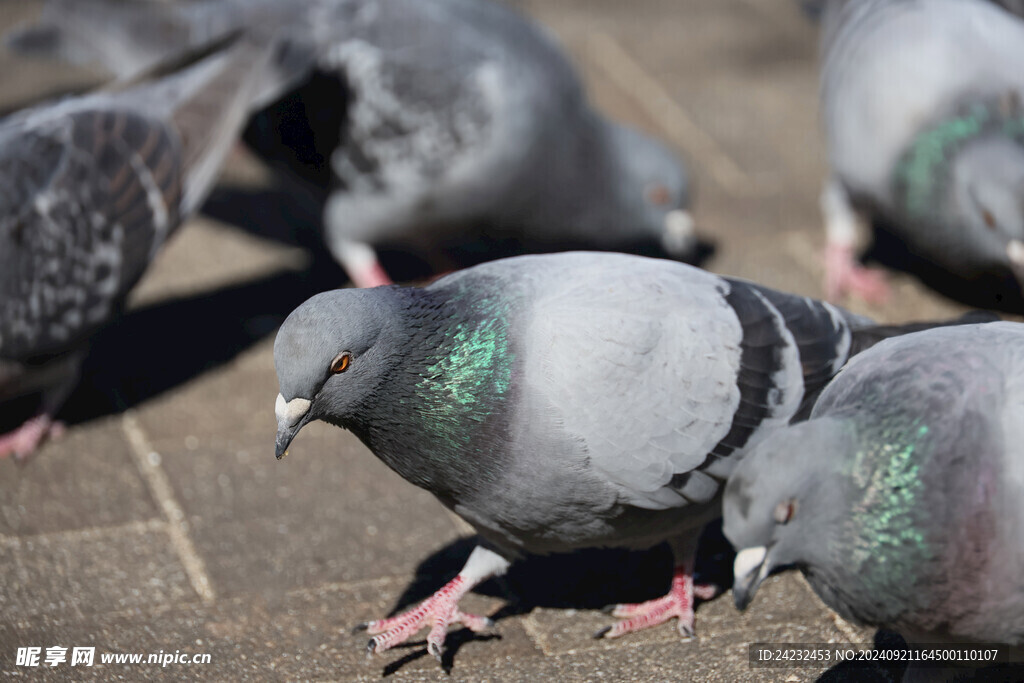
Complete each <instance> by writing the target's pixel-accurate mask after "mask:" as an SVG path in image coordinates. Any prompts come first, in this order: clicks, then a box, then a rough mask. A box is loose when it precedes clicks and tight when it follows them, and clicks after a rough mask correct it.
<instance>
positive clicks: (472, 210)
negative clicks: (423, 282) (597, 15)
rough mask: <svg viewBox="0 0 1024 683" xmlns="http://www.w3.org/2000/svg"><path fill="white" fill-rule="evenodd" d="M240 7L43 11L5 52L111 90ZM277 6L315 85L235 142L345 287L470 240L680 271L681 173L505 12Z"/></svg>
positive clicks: (498, 8)
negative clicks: (103, 78) (315, 233)
mask: <svg viewBox="0 0 1024 683" xmlns="http://www.w3.org/2000/svg"><path fill="white" fill-rule="evenodd" d="M251 4H252V3H247V2H242V1H241V0H192V1H191V2H184V1H181V2H171V3H166V4H165V5H164V4H161V5H160V6H154V4H153V3H149V2H146V3H142V5H144V7H142V8H140V7H139V4H138V3H137V2H130V1H129V2H124V1H115V0H50V2H49V3H48V4H47V5H46V6H45V8H44V11H43V13H42V17H41V18H40V20H39V22H38V23H36V24H34V25H29V26H22V27H19V28H18V29H16V31H15V32H14V33H13V34H11V35H9V36H8V38H7V42H8V44H9V45H10V46H11V47H12V48H13V49H16V50H19V51H21V52H23V53H27V54H36V55H41V54H43V55H51V56H56V57H63V58H65V59H72V60H76V61H85V62H98V63H100V65H101V66H105V67H106V68H107V69H108V70H110V71H112V72H115V73H117V72H120V73H122V75H123V74H124V73H130V72H131V71H132V70H134V69H135V68H138V67H139V66H145V65H148V64H150V63H153V62H154V61H159V60H160V59H162V58H163V56H164V55H165V54H166V53H167V52H170V51H173V49H175V46H176V45H180V44H181V43H182V42H186V43H187V42H191V41H202V40H205V39H208V38H209V36H210V35H211V34H216V33H217V31H219V30H227V29H228V28H230V27H232V26H241V25H246V23H247V15H248V13H249V11H250V7H249V5H251ZM257 4H259V3H258V2H257ZM291 4H292V6H293V7H294V11H295V12H296V14H300V15H304V17H305V19H303V20H302V21H301V22H300V23H301V24H302V26H303V30H302V31H294V32H293V34H292V35H293V39H292V40H291V41H290V42H291V43H292V44H297V47H296V51H298V52H303V51H305V52H309V51H312V52H313V53H314V54H315V55H316V56H315V68H314V69H313V70H312V72H311V73H310V74H309V75H308V78H307V80H306V81H304V82H303V83H302V84H300V85H298V86H297V87H296V88H295V89H294V90H292V91H291V92H289V93H286V94H285V95H284V96H283V97H282V98H280V100H278V101H277V102H275V103H273V104H272V105H270V106H269V107H267V108H266V109H264V110H262V111H259V112H257V113H256V115H255V116H254V118H253V121H252V123H251V124H250V126H249V128H248V130H247V131H246V134H245V140H246V142H247V143H249V144H250V146H251V147H252V148H254V149H255V150H256V151H257V153H259V154H260V155H261V156H263V157H265V158H267V159H270V160H271V161H273V162H275V164H276V165H277V166H278V167H279V168H282V169H283V170H284V171H285V174H286V176H287V177H288V178H289V179H290V180H291V181H293V182H294V183H295V184H297V185H299V186H301V187H302V188H303V192H302V193H301V194H302V196H304V197H307V198H311V199H312V201H314V202H317V205H318V206H322V212H323V222H324V238H325V242H326V244H327V246H328V248H329V250H330V251H331V252H332V254H333V255H334V256H335V258H336V259H337V260H338V261H339V262H340V263H341V264H342V266H343V267H344V268H345V270H346V271H347V273H348V274H349V276H350V279H351V280H352V281H353V282H354V283H355V284H356V285H358V286H374V285H380V284H388V283H390V278H389V277H388V275H387V273H386V272H385V271H384V270H383V268H382V267H381V266H380V263H379V259H378V258H377V255H376V248H378V247H379V246H382V245H384V246H396V247H404V248H406V249H408V250H411V251H415V252H416V253H419V254H425V255H427V256H430V255H431V254H433V255H434V256H437V255H438V254H439V253H442V252H443V251H444V249H445V247H446V246H449V245H455V244H459V243H464V242H465V241H466V240H467V238H469V239H484V240H489V241H492V242H494V243H497V244H508V243H510V242H511V243H515V244H518V245H519V246H520V247H523V248H526V249H527V250H531V251H552V250H561V249H565V248H567V247H576V248H587V249H601V250H605V249H608V250H613V249H626V250H628V249H634V250H643V249H647V250H650V249H651V248H652V247H653V248H654V249H655V250H656V251H655V253H660V254H663V255H667V256H671V257H674V258H679V259H692V258H693V257H694V255H695V250H696V247H697V240H696V236H695V230H694V223H693V219H692V217H691V215H690V213H689V211H688V207H689V205H690V194H691V192H690V179H689V173H688V171H687V169H686V167H685V165H684V163H683V161H682V160H681V159H680V158H679V157H678V156H677V155H676V154H675V153H674V152H672V151H671V150H670V149H668V148H667V147H666V146H665V145H664V144H663V143H661V142H660V141H657V140H655V139H653V138H651V137H649V136H648V135H646V134H643V133H641V132H639V131H637V130H634V129H632V128H629V127H627V126H624V125H621V124H619V123H616V122H613V121H611V120H609V119H607V118H605V117H604V116H603V115H601V114H600V113H598V112H597V111H596V110H595V109H594V108H593V107H592V106H591V105H590V104H589V102H588V101H587V98H586V95H585V92H584V89H583V86H582V84H581V82H580V78H579V76H578V74H577V73H576V70H575V69H574V68H573V66H572V65H571V63H570V62H569V60H568V59H567V57H566V56H565V54H564V52H563V50H562V49H561V48H560V47H559V46H558V45H557V44H556V42H555V41H554V39H553V38H552V37H551V36H550V35H549V34H548V33H547V32H546V31H544V30H543V29H542V28H541V27H539V26H537V25H536V24H534V23H532V22H531V21H529V20H528V19H527V18H526V17H525V16H523V15H522V14H520V13H519V12H517V11H516V10H514V9H512V8H510V7H507V6H504V5H502V4H499V3H496V2H488V1H487V0H311V1H310V2H305V3H298V2H295V3H291ZM69 6H74V8H75V9H74V10H70V9H69ZM158 20H159V21H158ZM139 24H146V25H147V29H146V30H142V29H139V28H138V26H139ZM158 29H163V33H160V31H159V30H158ZM428 260H429V259H428ZM435 260H436V259H435Z"/></svg>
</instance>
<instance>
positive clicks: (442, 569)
mask: <svg viewBox="0 0 1024 683" xmlns="http://www.w3.org/2000/svg"><path fill="white" fill-rule="evenodd" d="M477 541H478V539H477V537H475V536H474V537H469V538H461V539H459V540H457V541H454V542H452V543H450V544H448V545H447V546H445V547H443V548H441V549H440V550H438V551H437V552H435V553H434V554H433V555H431V556H430V557H427V558H426V559H424V560H423V561H422V562H421V563H420V565H419V566H418V567H417V568H416V577H415V578H414V579H413V582H412V583H411V584H410V585H409V586H408V587H407V588H406V589H405V591H404V592H403V593H402V595H401V596H399V597H398V599H397V600H396V602H395V606H394V608H393V609H392V611H391V613H390V614H389V616H393V615H395V614H398V613H399V612H401V611H403V610H405V609H407V608H409V607H411V606H412V605H414V604H416V603H419V602H421V601H422V600H425V599H426V598H428V597H430V596H431V595H432V594H433V593H434V591H436V590H438V589H439V588H441V586H442V585H444V583H445V582H447V581H449V580H450V579H451V578H452V577H454V576H455V575H456V574H457V573H458V572H459V570H460V569H461V568H462V565H463V563H465V561H466V558H468V557H469V554H470V552H471V551H472V550H473V548H474V547H475V546H476V544H477ZM734 557H735V553H734V551H733V549H732V546H731V545H730V544H729V541H728V540H726V538H725V536H724V535H722V528H721V522H720V521H719V522H713V523H712V524H710V525H708V527H707V528H706V529H705V530H704V533H703V535H702V536H701V540H700V550H699V551H698V554H697V572H696V573H697V578H698V581H700V582H702V583H712V584H715V585H717V586H720V587H721V589H722V591H725V590H728V589H729V588H731V587H732V563H733V559H734ZM671 571H672V554H671V552H670V551H669V549H668V545H667V544H661V545H659V546H656V547H654V548H652V549H651V550H645V551H635V550H632V551H631V550H622V549H598V548H595V549H587V550H580V551H577V552H573V553H565V554H557V555H546V556H538V555H531V556H528V557H526V558H524V559H522V560H520V561H518V562H515V563H513V565H512V568H511V569H509V571H508V573H507V574H506V575H505V576H503V577H498V578H495V579H491V580H489V581H486V582H484V583H482V584H480V586H478V587H477V588H476V589H475V592H476V593H479V594H481V595H487V596H490V597H497V598H501V599H504V600H506V601H508V602H507V604H506V605H504V606H503V607H501V608H500V609H499V610H498V611H497V612H495V613H494V614H492V615H490V616H491V618H492V619H494V621H495V622H500V621H501V620H502V619H506V618H508V617H513V616H517V615H520V614H528V613H529V612H531V611H532V610H533V609H534V608H537V607H548V608H564V609H588V610H598V609H602V608H604V607H607V606H608V605H612V604H616V603H620V602H643V601H645V600H652V599H654V598H659V597H661V596H662V595H664V594H665V592H666V591H667V590H668V586H669V581H670V579H671ZM716 599H717V598H716ZM608 619H609V621H608V623H609V624H611V623H614V619H613V618H612V617H609V618H608ZM697 620H698V628H699V620H700V604H699V603H698V606H697ZM494 637H500V634H474V633H472V632H471V631H469V630H468V629H459V630H455V631H452V633H451V634H450V635H449V636H448V639H447V640H446V641H445V646H446V650H445V653H444V657H443V659H442V665H443V666H445V667H446V669H450V667H451V665H452V663H453V661H454V657H455V655H456V653H457V652H458V649H459V647H460V646H461V645H462V644H464V643H467V642H469V641H471V640H479V639H490V638H494ZM406 647H409V648H415V649H414V650H413V651H412V652H410V653H408V654H407V655H405V656H403V657H402V658H400V659H398V660H396V661H394V662H391V663H389V664H388V665H387V667H386V668H385V670H384V673H385V675H389V674H392V673H395V672H397V671H398V670H399V669H401V668H402V666H404V665H405V664H407V663H409V662H412V661H415V660H417V659H419V658H420V657H422V656H426V654H427V653H426V641H414V642H410V643H407V644H406Z"/></svg>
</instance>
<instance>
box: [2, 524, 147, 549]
mask: <svg viewBox="0 0 1024 683" xmlns="http://www.w3.org/2000/svg"><path fill="white" fill-rule="evenodd" d="M166 527H167V522H165V521H164V520H162V519H157V518H153V519H146V520H138V519H137V520H133V521H131V522H125V523H124V524H114V525H112V526H90V527H85V528H83V529H64V530H61V531H44V532H42V533H38V534H26V535H20V536H6V535H3V534H0V545H6V546H12V545H20V544H21V543H24V542H28V541H32V540H36V539H39V540H42V541H49V540H50V539H59V540H74V539H81V540H91V539H93V538H98V537H100V536H103V535H106V534H109V533H122V532H134V533H140V534H141V533H146V532H147V531H163V530H164V529H165V528H166Z"/></svg>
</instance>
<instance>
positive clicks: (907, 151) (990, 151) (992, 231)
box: [821, 0, 1024, 305]
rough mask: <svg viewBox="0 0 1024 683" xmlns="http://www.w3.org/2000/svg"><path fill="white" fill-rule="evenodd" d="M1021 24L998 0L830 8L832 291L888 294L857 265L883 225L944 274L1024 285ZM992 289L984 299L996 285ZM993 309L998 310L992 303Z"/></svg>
mask: <svg viewBox="0 0 1024 683" xmlns="http://www.w3.org/2000/svg"><path fill="white" fill-rule="evenodd" d="M1021 59H1024V20H1022V19H1021V18H1020V17H1018V16H1015V15H1013V14H1011V13H1009V12H1007V11H1005V10H1004V9H1003V8H1001V7H999V6H997V5H995V4H993V3H990V2H988V1H987V0H915V1H913V2H906V1H903V0H858V1H857V2H850V1H848V0H831V1H830V2H828V3H827V5H826V7H825V15H824V17H823V27H822V60H823V63H822V68H821V105H822V120H823V125H824V130H825V136H826V142H827V147H828V157H829V166H830V176H829V178H828V180H827V182H826V183H825V187H824V190H823V192H822V195H821V206H822V210H823V213H824V216H825V224H826V233H827V247H826V272H827V275H826V295H827V297H828V298H829V299H831V300H835V299H837V298H839V297H841V296H843V295H844V294H847V293H858V294H861V295H863V296H864V297H865V298H867V299H880V298H884V296H885V295H886V289H887V288H886V285H885V281H884V279H882V278H881V276H880V273H879V272H878V271H873V270H868V269H865V268H863V267H861V266H860V265H859V264H858V263H857V262H856V261H855V259H854V242H855V238H856V232H857V220H858V218H859V217H860V216H868V217H871V218H872V219H874V221H875V223H876V225H880V226H882V227H883V229H884V230H885V231H886V232H887V233H891V234H892V236H893V237H894V238H895V239H896V241H897V242H898V243H899V244H900V245H902V248H905V249H906V250H907V252H908V253H909V254H910V255H911V256H913V257H915V258H918V259H920V260H922V261H923V263H925V264H927V265H928V267H929V268H932V269H938V272H940V273H941V274H942V277H941V278H940V279H945V280H949V279H950V278H955V279H956V281H959V282H962V283H975V284H977V283H979V282H985V283H989V282H991V285H990V284H985V285H984V287H985V288H988V289H991V290H993V293H992V295H991V297H992V299H993V300H999V299H1001V298H1003V296H1004V295H1003V294H1002V290H1003V289H1005V290H1007V291H1009V292H1010V293H1011V295H1013V296H1016V295H1017V294H1019V292H1020V280H1021V279H1022V278H1024V107H1022V106H1021V103H1020V98H1021V95H1022V94H1024V71H1022V70H1021V69H1020V68H1018V64H1019V62H1020V61H1021ZM986 291H987V290H986ZM986 305H987V304H986Z"/></svg>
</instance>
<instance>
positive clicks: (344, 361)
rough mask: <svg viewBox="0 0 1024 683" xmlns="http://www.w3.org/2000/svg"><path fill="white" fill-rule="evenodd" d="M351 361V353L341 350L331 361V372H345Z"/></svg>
mask: <svg viewBox="0 0 1024 683" xmlns="http://www.w3.org/2000/svg"><path fill="white" fill-rule="evenodd" d="M351 363H352V354H351V353H349V352H348V351H342V352H341V353H339V354H338V355H337V356H335V357H334V360H332V361H331V372H332V373H333V374H335V375H337V374H340V373H342V372H345V371H346V370H348V366H349V364H351Z"/></svg>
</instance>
